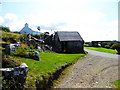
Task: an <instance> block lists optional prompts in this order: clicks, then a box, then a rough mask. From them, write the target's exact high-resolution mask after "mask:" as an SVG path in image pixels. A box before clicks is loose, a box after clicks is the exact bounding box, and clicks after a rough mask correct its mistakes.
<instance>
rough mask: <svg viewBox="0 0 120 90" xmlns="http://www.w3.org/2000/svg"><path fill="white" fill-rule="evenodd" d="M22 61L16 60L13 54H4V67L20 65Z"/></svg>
mask: <svg viewBox="0 0 120 90" xmlns="http://www.w3.org/2000/svg"><path fill="white" fill-rule="evenodd" d="M20 65H21V62H20V61H19V60H15V59H14V58H13V57H11V56H5V55H3V56H2V67H3V68H7V67H17V66H20Z"/></svg>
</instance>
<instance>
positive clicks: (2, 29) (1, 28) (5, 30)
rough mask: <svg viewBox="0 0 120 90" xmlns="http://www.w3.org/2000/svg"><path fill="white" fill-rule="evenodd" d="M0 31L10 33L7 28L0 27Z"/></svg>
mask: <svg viewBox="0 0 120 90" xmlns="http://www.w3.org/2000/svg"><path fill="white" fill-rule="evenodd" d="M0 31H4V32H10V29H9V28H8V27H3V26H0Z"/></svg>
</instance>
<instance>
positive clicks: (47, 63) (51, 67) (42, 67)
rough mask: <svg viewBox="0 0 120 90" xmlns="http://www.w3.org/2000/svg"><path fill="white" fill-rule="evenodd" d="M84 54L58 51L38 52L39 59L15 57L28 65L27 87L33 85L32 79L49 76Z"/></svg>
mask: <svg viewBox="0 0 120 90" xmlns="http://www.w3.org/2000/svg"><path fill="white" fill-rule="evenodd" d="M84 55H85V54H58V53H47V52H41V53H40V61H36V60H33V59H28V58H21V57H15V58H16V59H18V60H20V61H22V62H24V63H26V64H27V65H28V67H29V72H28V76H27V82H28V87H34V85H32V84H34V81H35V80H36V79H37V78H39V79H41V80H42V79H43V78H42V75H43V76H45V77H46V78H49V77H50V75H52V74H53V73H54V72H55V71H57V70H59V69H60V68H61V67H62V66H65V65H68V64H71V63H74V62H75V61H76V60H78V59H79V58H80V57H82V56H84Z"/></svg>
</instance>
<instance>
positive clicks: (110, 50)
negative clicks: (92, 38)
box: [85, 47, 116, 54]
mask: <svg viewBox="0 0 120 90" xmlns="http://www.w3.org/2000/svg"><path fill="white" fill-rule="evenodd" d="M85 49H91V50H95V51H100V52H106V53H112V54H116V51H115V50H113V49H107V48H102V47H85Z"/></svg>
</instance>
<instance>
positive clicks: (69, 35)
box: [56, 31, 83, 41]
mask: <svg viewBox="0 0 120 90" xmlns="http://www.w3.org/2000/svg"><path fill="white" fill-rule="evenodd" d="M56 33H57V34H58V37H59V40H60V41H83V39H82V37H81V36H80V34H79V33H78V32H76V31H73V32H68V31H58V32H56Z"/></svg>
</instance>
